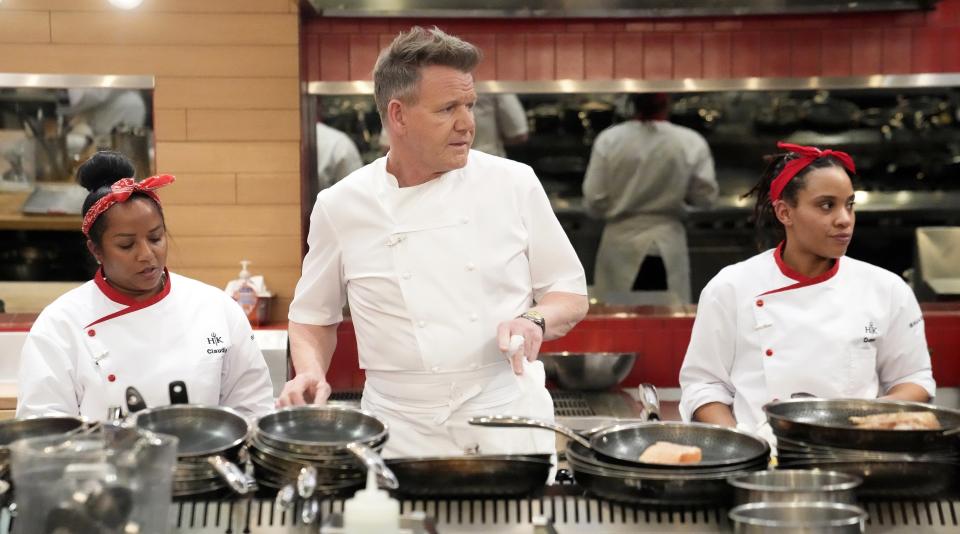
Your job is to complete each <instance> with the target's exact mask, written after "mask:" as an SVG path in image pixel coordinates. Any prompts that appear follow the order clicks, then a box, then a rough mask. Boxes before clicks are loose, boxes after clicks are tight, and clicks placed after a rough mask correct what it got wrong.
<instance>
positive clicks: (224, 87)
mask: <svg viewBox="0 0 960 534" xmlns="http://www.w3.org/2000/svg"><path fill="white" fill-rule="evenodd" d="M153 104H154V107H156V108H157V109H163V108H186V107H189V108H190V109H296V110H299V109H300V90H299V80H298V79H297V78H296V77H289V78H280V77H274V78H204V77H193V78H175V77H169V76H166V77H162V78H159V79H157V90H156V93H155V94H154V100H153Z"/></svg>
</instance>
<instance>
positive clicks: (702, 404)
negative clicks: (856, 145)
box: [680, 143, 935, 432]
mask: <svg viewBox="0 0 960 534" xmlns="http://www.w3.org/2000/svg"><path fill="white" fill-rule="evenodd" d="M778 146H779V148H781V149H784V150H786V153H784V154H780V155H779V156H777V157H775V158H774V159H773V160H772V162H771V163H770V165H769V166H768V168H767V170H766V172H765V173H764V174H763V177H762V178H761V180H760V182H759V183H758V184H757V185H756V186H755V187H754V189H753V190H752V191H751V193H753V194H756V196H757V204H756V216H757V224H758V226H760V227H764V226H772V227H773V229H774V230H777V231H779V234H780V235H779V238H780V241H779V244H778V245H777V246H776V247H775V248H773V249H770V250H767V251H766V252H762V253H760V254H758V255H756V256H754V257H752V258H750V259H748V260H746V261H743V262H740V263H737V264H735V265H730V266H728V267H726V268H724V269H723V270H722V271H720V273H718V274H717V276H715V277H714V278H713V279H712V280H711V281H710V282H709V283H708V284H707V286H706V287H705V288H704V289H703V292H702V293H701V295H700V303H699V306H698V308H697V316H696V320H695V322H694V325H693V333H692V336H691V339H690V345H689V346H688V348H687V354H686V357H685V358H684V362H683V367H682V368H681V370H680V385H681V388H682V398H681V406H680V410H681V414H682V415H683V418H684V420H687V421H690V420H693V421H702V422H707V423H715V424H720V425H725V426H738V427H739V428H741V429H743V430H747V431H751V432H754V431H757V430H758V429H759V428H760V427H761V426H763V424H764V422H765V417H764V414H763V411H762V406H763V405H764V404H766V403H768V402H771V401H773V400H777V399H789V398H790V397H791V395H793V394H794V393H809V394H812V395H814V396H816V397H824V398H841V397H842V398H850V397H855V398H868V399H875V398H878V397H880V398H885V399H898V400H909V401H920V402H926V401H928V400H930V398H932V396H933V394H934V389H935V384H934V381H933V375H932V373H931V369H930V356H929V354H928V352H927V342H926V337H925V335H924V325H923V316H922V315H921V313H920V307H919V305H918V304H917V300H916V298H915V297H914V295H913V293H912V291H911V290H910V288H909V287H908V286H907V285H906V284H905V283H904V282H903V280H901V279H900V278H899V277H898V276H896V275H895V274H893V273H891V272H888V271H886V270H884V269H881V268H879V267H876V266H873V265H870V264H867V263H864V262H862V261H858V260H855V259H852V258H848V257H846V256H844V254H845V253H846V251H847V247H848V246H849V245H850V240H851V239H852V238H853V227H854V219H855V214H854V192H853V185H852V177H853V176H855V172H856V169H855V167H854V163H853V159H852V158H851V157H850V156H849V155H848V154H846V153H843V152H838V151H833V150H820V149H817V148H813V147H803V146H797V145H791V144H787V143H780V144H779V145H778Z"/></svg>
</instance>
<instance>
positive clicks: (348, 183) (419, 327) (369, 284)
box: [289, 150, 586, 456]
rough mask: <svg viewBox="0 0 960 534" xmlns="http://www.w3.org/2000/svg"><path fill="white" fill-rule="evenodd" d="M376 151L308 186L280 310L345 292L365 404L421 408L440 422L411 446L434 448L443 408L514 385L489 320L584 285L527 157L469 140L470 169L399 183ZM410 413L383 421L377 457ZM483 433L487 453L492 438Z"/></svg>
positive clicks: (304, 307) (490, 403)
mask: <svg viewBox="0 0 960 534" xmlns="http://www.w3.org/2000/svg"><path fill="white" fill-rule="evenodd" d="M386 162H387V159H386V158H380V159H378V160H376V161H374V162H373V163H371V164H370V165H367V166H365V167H364V168H362V169H360V170H359V171H357V172H355V173H353V174H351V175H350V176H348V177H347V178H345V179H344V180H341V181H340V182H338V183H337V184H335V185H334V186H333V187H331V188H329V189H326V190H324V191H321V192H320V194H319V195H317V201H316V204H315V206H314V209H313V213H312V215H311V220H310V234H309V238H308V243H309V246H310V250H309V252H308V253H307V256H306V257H305V258H304V262H303V274H302V276H301V278H300V281H299V282H298V283H297V289H296V293H295V295H294V299H293V303H292V304H291V305H290V313H289V318H290V320H291V321H296V322H298V323H305V324H314V325H331V324H335V323H338V322H340V321H341V320H342V319H343V316H342V308H343V306H344V304H345V303H346V302H347V300H348V299H349V303H350V313H351V318H352V321H353V326H354V329H355V331H356V333H357V348H358V352H359V358H360V367H361V368H363V369H366V371H367V384H366V386H365V394H364V404H365V406H367V407H368V408H370V409H372V410H373V411H374V412H377V413H378V415H381V416H382V414H385V413H388V412H390V413H392V412H398V413H399V416H401V417H407V418H409V419H411V420H413V419H419V418H421V415H418V413H419V412H418V411H417V410H421V409H423V410H426V411H429V412H430V413H432V414H433V415H434V416H436V417H437V418H438V419H437V423H436V424H435V425H434V427H433V435H432V439H428V440H425V441H424V444H423V447H422V450H421V451H419V454H427V453H430V452H434V453H435V454H442V453H444V452H442V451H444V450H445V449H443V448H442V447H439V448H436V449H431V447H434V446H436V444H437V443H439V442H440V441H443V440H444V439H446V436H447V433H448V428H446V427H445V423H446V421H447V419H450V417H451V416H452V415H454V414H455V413H459V414H462V413H466V412H469V411H471V410H473V409H474V408H478V407H491V409H494V408H498V409H503V408H504V407H505V405H507V404H510V403H511V402H513V401H515V400H516V399H517V398H519V396H520V392H519V388H518V387H517V386H516V378H514V377H513V374H512V371H511V370H510V366H509V365H508V364H507V362H506V360H505V358H504V355H503V354H501V353H500V351H499V349H498V347H497V340H496V332H497V325H498V324H499V323H501V322H502V321H505V320H509V319H511V318H513V317H516V316H518V315H519V314H521V313H523V312H524V311H526V310H527V309H529V308H530V307H531V306H532V305H533V303H534V302H535V301H538V300H540V299H542V298H543V296H544V295H545V294H547V293H549V292H566V293H574V294H579V295H586V282H585V278H584V272H583V267H582V266H581V265H580V262H579V260H578V259H577V256H576V253H575V252H574V250H573V247H572V245H571V244H570V241H569V240H568V239H567V237H566V235H565V234H564V232H563V229H562V228H561V226H560V224H559V222H558V221H557V218H556V216H555V215H554V214H553V211H552V209H551V207H550V203H549V201H548V199H547V196H546V194H545V193H544V191H543V188H542V186H541V185H540V182H539V181H538V180H537V177H536V176H535V175H534V173H533V171H532V170H531V169H530V167H528V166H526V165H523V164H520V163H516V162H512V161H510V160H506V159H503V158H499V157H495V156H490V155H488V154H484V153H482V152H478V151H473V150H472V151H470V154H469V157H468V162H467V165H466V167H464V168H461V169H457V170H454V171H450V172H448V173H446V174H444V175H442V176H440V177H439V178H436V179H434V180H431V181H429V182H427V183H425V184H421V185H417V186H412V187H403V188H401V187H399V186H398V183H397V180H396V178H395V177H394V176H392V175H391V174H389V173H388V172H387V171H386ZM495 390H498V391H495ZM371 391H372V393H371ZM539 392H542V393H543V394H546V391H545V390H543V388H542V387H540V388H539ZM539 392H533V393H539ZM388 401H391V402H392V404H390V405H389V406H387V404H388ZM404 407H414V408H415V409H414V410H406V411H404V410H403V408H404ZM381 408H382V409H381ZM448 412H449V413H448ZM488 413H490V412H488ZM527 415H536V416H539V417H548V418H552V417H553V413H552V410H551V411H550V413H530V414H527ZM388 422H389V420H388ZM412 424H413V423H410V424H405V423H404V422H403V421H399V422H398V424H395V425H393V426H391V429H390V434H391V439H390V440H389V441H388V443H387V449H385V454H386V455H388V456H390V455H396V454H395V452H396V451H393V450H392V449H391V443H401V442H404V441H405V438H404V437H402V436H401V435H400V433H402V432H407V431H411V430H410V428H411V426H412ZM484 430H485V431H486V432H487V433H488V434H489V433H490V431H489V430H488V429H484ZM523 432H524V431H522V430H521V431H515V430H499V431H497V432H496V434H497V435H499V436H504V435H510V434H512V433H517V434H520V433H523ZM395 438H396V439H395ZM498 439H500V440H502V439H503V438H502V437H500V438H498ZM480 441H481V443H480V446H481V450H483V451H486V450H491V448H490V447H492V446H493V445H494V443H495V442H496V441H497V440H496V439H494V440H490V441H487V442H484V440H480ZM488 445H489V446H488ZM438 451H439V452H438ZM526 452H530V451H526Z"/></svg>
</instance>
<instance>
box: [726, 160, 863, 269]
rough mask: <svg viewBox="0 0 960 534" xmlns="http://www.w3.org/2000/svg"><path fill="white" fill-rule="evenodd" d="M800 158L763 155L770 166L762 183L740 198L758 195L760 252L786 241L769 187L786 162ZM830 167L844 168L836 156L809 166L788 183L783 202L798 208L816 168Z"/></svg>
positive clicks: (756, 224) (755, 220) (756, 213)
mask: <svg viewBox="0 0 960 534" xmlns="http://www.w3.org/2000/svg"><path fill="white" fill-rule="evenodd" d="M797 157H798V156H797V155H796V154H794V153H792V152H787V153H783V154H772V155H767V156H764V157H763V159H764V161H765V162H767V167H766V169H764V171H763V174H762V175H761V176H760V181H758V182H757V183H756V185H754V186H753V188H752V189H750V191H747V193H746V194H745V195H743V196H742V197H741V198H749V197H751V196H755V197H756V199H757V201H756V204H755V205H754V207H753V223H754V229H755V232H756V235H755V239H756V244H757V249H758V250H761V251H762V250H767V249H769V248H772V247H774V246H776V245H777V244H778V243H780V242H781V241H785V240H786V239H787V233H786V229H784V227H783V224H782V223H781V222H780V220H779V219H777V214H776V213H774V211H773V202H772V201H771V200H770V184H772V183H773V180H774V179H775V178H776V177H777V176H778V175H779V174H780V173H781V172H783V168H784V166H785V165H786V164H787V162H788V161H790V160H793V159H796V158H797ZM829 167H840V168H841V169H843V163H841V162H840V160H838V159H837V158H835V157H833V156H823V157H821V158H817V159H815V160H813V162H811V163H810V165H807V166H806V167H804V168H803V170H801V171H800V172H798V173H797V174H796V176H794V177H793V178H792V179H791V180H790V181H789V182H787V185H786V186H785V187H784V188H783V191H782V192H781V193H780V199H781V200H783V201H785V202H786V203H788V204H790V205H791V206H796V205H797V193H799V192H800V190H801V189H803V188H804V187H805V186H806V175H807V174H808V173H809V172H810V171H813V170H815V169H826V168H829ZM844 172H846V171H844ZM848 174H849V173H848ZM853 178H854V177H853V176H851V179H853Z"/></svg>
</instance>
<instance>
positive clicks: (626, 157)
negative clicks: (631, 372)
mask: <svg viewBox="0 0 960 534" xmlns="http://www.w3.org/2000/svg"><path fill="white" fill-rule="evenodd" d="M718 190H719V186H718V185H717V180H716V175H715V172H714V168H713V157H712V156H711V154H710V147H709V145H707V141H706V140H705V139H704V138H703V136H701V135H700V134H699V133H697V132H695V131H694V130H691V129H690V128H685V127H683V126H678V125H676V124H671V123H669V122H666V121H638V120H631V121H626V122H622V123H620V124H618V125H616V126H613V127H611V128H608V129H606V130H604V131H603V132H601V133H600V135H599V136H597V139H596V141H595V142H594V144H593V150H592V153H591V155H590V164H589V165H588V167H587V172H586V175H585V177H584V180H583V199H584V205H585V206H586V208H587V211H588V212H589V213H590V214H591V215H593V216H596V217H599V218H602V219H604V220H606V221H607V224H606V225H605V226H604V229H603V236H602V237H601V239H600V248H599V249H598V251H597V261H596V271H595V273H596V274H595V276H594V278H595V282H594V294H595V295H597V297H598V298H601V299H603V298H606V296H607V295H609V294H611V293H622V292H627V291H630V290H631V288H632V287H633V282H634V280H635V279H636V277H637V272H638V271H639V269H640V266H641V265H642V264H643V260H644V259H645V258H646V257H647V256H648V255H650V256H660V257H661V258H662V259H663V265H664V267H665V268H666V272H667V289H668V290H669V291H671V292H673V293H675V294H676V295H677V296H678V297H679V298H680V299H681V300H682V301H683V302H690V301H691V295H690V257H689V254H688V252H687V232H686V229H685V228H684V226H683V219H684V218H685V217H686V212H687V210H688V208H689V207H690V206H696V207H707V206H710V205H712V204H713V203H714V201H716V199H717V192H718Z"/></svg>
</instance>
